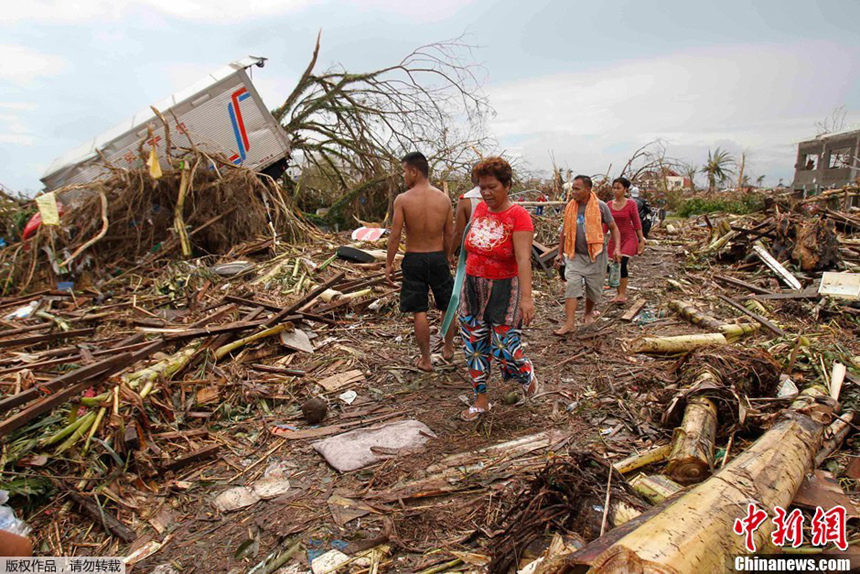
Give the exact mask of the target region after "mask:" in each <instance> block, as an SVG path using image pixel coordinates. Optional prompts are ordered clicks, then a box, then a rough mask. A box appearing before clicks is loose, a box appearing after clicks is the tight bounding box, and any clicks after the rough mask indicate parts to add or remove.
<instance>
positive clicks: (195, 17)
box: [3, 0, 471, 23]
mask: <svg viewBox="0 0 860 574" xmlns="http://www.w3.org/2000/svg"><path fill="white" fill-rule="evenodd" d="M470 1H471V0H439V1H438V2H436V3H435V4H434V5H433V7H432V10H429V11H428V9H427V5H425V4H422V3H415V2H404V1H403V0H364V1H363V2H361V3H360V4H359V3H353V2H336V1H333V0H245V1H243V2H239V3H237V2H235V0H118V1H116V0H115V1H106V0H78V1H76V2H74V1H70V0H25V1H23V2H15V3H10V5H9V6H8V7H4V13H3V20H4V22H10V23H11V22H22V21H33V22H56V23H74V22H86V21H91V20H95V19H112V20H118V19H120V18H122V17H123V16H125V15H127V14H128V13H129V12H131V11H133V10H135V9H140V8H145V9H151V10H154V11H156V12H158V13H160V14H164V15H167V16H171V17H174V18H177V19H180V20H192V21H203V22H219V23H224V22H237V21H243V20H254V19H260V18H266V17H270V16H279V15H285V14H291V13H294V12H297V11H300V10H302V9H304V8H307V7H310V6H313V5H321V4H326V5H331V7H332V9H335V8H336V7H337V5H338V4H340V5H342V6H343V5H349V6H350V7H356V8H358V9H360V10H367V11H374V12H379V11H383V12H387V13H391V14H395V15H402V16H407V17H413V18H418V19H420V20H421V21H423V22H426V21H438V20H441V19H444V18H447V17H448V16H450V15H452V14H454V13H456V12H458V11H459V10H461V9H462V8H463V6H464V5H466V4H468V3H470Z"/></svg>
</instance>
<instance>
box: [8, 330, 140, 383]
mask: <svg viewBox="0 0 860 574" xmlns="http://www.w3.org/2000/svg"><path fill="white" fill-rule="evenodd" d="M140 334H141V335H143V333H140ZM149 344H150V343H149V341H143V342H142V343H135V344H133V345H128V346H124V347H115V348H110V349H102V350H101V351H93V353H92V356H93V357H103V356H104V355H115V354H117V353H119V352H122V351H136V350H138V349H142V348H144V347H145V346H147V345H149ZM81 360H82V358H81V355H80V353H78V354H74V355H70V356H68V357H61V358H59V359H51V360H49V361H39V362H36V363H22V364H20V365H15V366H14V367H7V368H5V369H0V375H5V374H7V373H15V372H17V371H22V370H24V369H40V368H42V367H52V366H54V365H65V364H67V363H77V362H78V361H81Z"/></svg>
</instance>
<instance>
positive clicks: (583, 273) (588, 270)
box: [564, 249, 608, 303]
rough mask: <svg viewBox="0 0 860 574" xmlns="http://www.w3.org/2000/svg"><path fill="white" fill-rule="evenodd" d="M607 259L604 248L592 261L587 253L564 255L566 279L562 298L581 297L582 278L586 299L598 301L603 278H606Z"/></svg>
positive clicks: (601, 290) (601, 293)
mask: <svg viewBox="0 0 860 574" xmlns="http://www.w3.org/2000/svg"><path fill="white" fill-rule="evenodd" d="M607 260H608V257H607V255H606V250H605V249H604V250H603V252H601V253H600V255H598V256H597V258H596V259H595V260H594V262H592V261H591V258H590V257H589V256H588V255H584V254H582V253H577V254H575V255H574V257H572V258H571V257H567V256H565V257H564V280H565V281H567V285H566V286H565V288H564V298H565V299H579V298H581V297H582V282H583V280H584V281H585V297H586V299H588V300H589V301H594V302H595V303H597V302H598V301H600V296H601V295H603V280H604V279H605V278H606V264H607Z"/></svg>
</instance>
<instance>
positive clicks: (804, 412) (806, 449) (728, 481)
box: [570, 387, 833, 574]
mask: <svg viewBox="0 0 860 574" xmlns="http://www.w3.org/2000/svg"><path fill="white" fill-rule="evenodd" d="M825 397H826V391H825V390H824V389H823V388H822V387H811V388H809V389H806V390H805V391H804V392H803V393H802V394H801V396H800V397H798V399H797V400H796V401H795V402H794V403H793V404H792V406H791V408H790V409H788V410H787V411H785V412H784V413H783V415H782V417H781V418H780V420H779V421H778V422H777V423H776V424H775V425H774V426H773V427H772V428H771V429H770V430H768V431H767V432H766V433H765V434H764V435H763V436H762V437H761V438H759V439H758V440H757V441H756V442H755V443H753V445H752V446H750V447H749V448H748V449H747V450H746V451H744V452H743V453H741V454H740V455H738V456H737V458H735V459H734V460H733V461H732V462H730V463H729V464H728V465H727V466H726V467H725V468H723V469H722V470H720V471H719V472H718V473H717V474H715V475H714V476H713V477H712V478H710V479H709V480H707V481H705V482H703V483H701V484H699V485H698V486H696V487H695V488H693V489H692V490H690V491H689V492H687V493H686V494H683V495H682V496H681V497H680V498H678V499H676V500H675V501H674V502H673V503H671V504H669V506H668V507H666V508H665V509H664V510H662V512H659V513H658V514H656V515H655V516H653V517H651V518H650V519H649V520H647V521H645V522H644V523H642V524H640V525H638V527H637V528H635V529H634V530H633V531H631V532H630V533H628V534H626V535H625V536H623V537H622V538H621V539H620V540H618V541H616V542H615V543H614V544H612V545H611V546H610V547H609V548H608V549H607V550H606V551H605V552H603V553H602V554H601V555H600V556H599V557H598V558H597V559H596V560H594V562H592V564H591V566H592V570H591V571H592V572H595V573H597V574H600V573H608V572H622V571H623V572H627V571H635V572H642V571H653V572H673V573H678V572H720V571H722V570H723V569H724V567H725V564H727V563H729V562H728V561H729V560H731V558H732V557H733V556H737V555H740V554H744V553H745V552H746V551H745V548H744V537H743V536H738V535H735V534H734V533H733V528H734V524H735V521H736V520H738V519H740V518H743V515H744V513H745V512H746V510H747V505H748V503H749V501H756V504H758V505H759V506H760V507H761V508H764V509H767V510H769V509H772V508H774V507H776V506H781V507H783V508H786V507H787V506H788V505H789V504H790V503H791V501H792V499H793V498H794V494H795V492H797V489H798V488H799V487H800V484H801V482H802V481H803V478H804V476H805V475H806V473H807V472H808V471H809V469H810V468H811V463H812V459H813V457H814V455H815V453H816V451H817V450H818V447H819V445H820V444H821V439H822V436H823V433H824V427H825V425H826V424H827V422H828V420H829V418H830V416H831V413H832V410H833V405H832V403H831V404H829V405H827V404H822V403H820V402H818V401H819V400H822V399H823V398H825ZM773 529H774V525H773V523H772V522H771V521H765V522H763V523H762V524H761V527H760V528H759V529H758V530H756V531H755V533H754V534H753V537H754V540H755V544H756V546H757V547H758V548H763V547H765V546H766V545H767V544H768V542H769V540H770V534H771V532H772V531H773ZM575 561H576V556H575V555H574V556H571V561H570V563H575Z"/></svg>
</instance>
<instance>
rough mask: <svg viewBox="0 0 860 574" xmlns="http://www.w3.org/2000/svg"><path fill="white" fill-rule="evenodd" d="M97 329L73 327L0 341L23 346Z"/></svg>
mask: <svg viewBox="0 0 860 574" xmlns="http://www.w3.org/2000/svg"><path fill="white" fill-rule="evenodd" d="M95 332H96V330H95V328H93V327H87V328H86V329H71V330H69V331H57V332H56V333H47V334H45V335H33V336H32V337H21V338H20V339H8V340H6V341H0V347H21V346H26V345H33V344H35V343H44V342H46V341H55V340H57V339H65V338H67V337H82V336H84V335H92V334H93V333H95Z"/></svg>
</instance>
